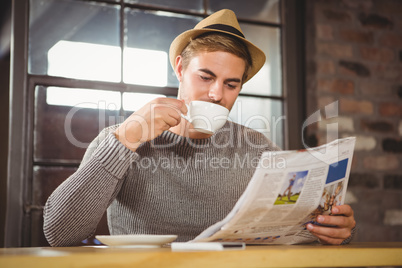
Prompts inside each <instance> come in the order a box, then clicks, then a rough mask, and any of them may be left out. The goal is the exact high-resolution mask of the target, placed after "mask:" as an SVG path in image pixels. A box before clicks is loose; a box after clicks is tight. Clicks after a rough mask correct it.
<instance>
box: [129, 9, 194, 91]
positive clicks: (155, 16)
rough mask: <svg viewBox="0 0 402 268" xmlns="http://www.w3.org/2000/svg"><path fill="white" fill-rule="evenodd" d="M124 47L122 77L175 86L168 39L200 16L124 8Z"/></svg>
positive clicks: (148, 83)
mask: <svg viewBox="0 0 402 268" xmlns="http://www.w3.org/2000/svg"><path fill="white" fill-rule="evenodd" d="M126 17H127V31H126V32H127V47H126V48H125V49H124V59H123V61H124V75H123V81H124V82H125V83H130V84H143V85H151V86H169V87H178V85H179V84H178V81H177V78H176V75H175V73H174V71H173V69H172V67H171V66H170V63H169V59H168V55H169V48H170V43H171V42H172V41H173V39H174V38H175V37H176V36H177V35H179V34H180V33H182V32H184V31H186V30H188V29H191V28H193V27H194V25H196V24H197V23H198V22H199V21H200V18H197V17H192V16H185V15H177V14H173V13H167V12H157V11H155V12H154V11H152V12H151V11H140V10H132V9H126Z"/></svg>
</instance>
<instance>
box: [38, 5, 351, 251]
mask: <svg viewBox="0 0 402 268" xmlns="http://www.w3.org/2000/svg"><path fill="white" fill-rule="evenodd" d="M170 61H171V63H172V66H173V67H174V70H175V72H176V75H177V78H178V80H179V82H180V86H179V94H178V99H170V98H159V99H156V100H154V101H152V102H150V103H148V104H145V105H144V107H142V108H141V109H139V110H138V111H136V112H135V113H133V114H132V115H131V116H130V117H129V118H128V119H127V120H126V121H124V122H123V123H122V124H121V125H119V126H113V127H110V128H107V129H105V130H104V131H102V133H100V135H99V136H98V137H97V138H96V139H95V140H94V141H93V142H92V143H91V145H90V146H89V148H88V150H87V152H86V154H85V156H84V159H83V161H82V163H81V165H80V167H79V169H78V170H77V171H76V172H75V173H74V174H73V175H72V176H70V177H69V178H68V179H67V180H66V181H65V182H64V183H62V184H61V185H60V186H59V187H58V188H57V189H56V190H55V191H54V193H53V194H52V195H51V196H50V197H49V199H48V201H47V203H46V206H45V209H44V232H45V236H46V238H47V239H48V241H49V243H50V244H51V245H52V246H68V245H75V244H78V243H79V242H80V241H82V240H83V239H85V238H87V237H89V236H90V235H92V234H93V232H94V230H95V228H96V226H97V224H98V222H99V220H100V219H101V217H102V215H103V213H104V211H105V210H107V211H108V225H109V231H110V233H111V234H112V235H117V234H177V235H178V239H177V241H187V240H191V239H193V238H194V237H195V236H197V235H198V234H199V233H200V232H201V231H203V230H204V229H205V228H206V227H208V226H210V225H211V224H214V223H216V222H217V221H219V220H221V219H222V218H224V217H225V216H226V215H227V213H229V212H230V210H231V209H232V208H233V206H234V204H235V203H236V201H237V200H238V198H239V197H240V195H241V194H242V192H243V191H244V189H245V188H246V186H247V183H248V181H249V180H250V179H251V177H252V175H253V173H254V171H255V168H253V166H252V165H250V161H255V159H259V157H260V155H261V153H262V152H263V151H266V150H277V148H276V147H275V146H274V145H272V143H271V142H269V141H268V140H267V139H266V138H265V137H264V136H263V135H262V134H260V133H258V132H256V131H253V130H251V129H248V128H246V127H243V126H241V125H238V124H234V123H232V122H229V121H228V122H226V124H225V125H224V126H223V127H222V128H221V129H220V130H219V131H218V132H216V133H215V134H213V135H211V134H205V133H201V132H197V131H195V130H194V129H193V128H192V125H191V124H190V123H189V122H187V121H186V120H184V119H182V117H181V114H186V113H187V108H186V105H185V103H189V102H190V101H192V100H203V101H209V102H213V103H216V104H219V105H222V106H224V107H226V108H228V109H229V110H230V109H231V108H232V106H233V104H234V102H235V100H236V98H237V96H238V94H239V92H240V89H241V87H242V85H243V84H244V83H245V82H246V81H248V80H249V79H250V78H251V77H252V76H253V75H255V74H256V73H257V72H258V70H259V69H260V68H261V67H262V65H263V64H264V62H265V55H264V53H263V52H262V51H261V50H260V49H258V48H257V47H256V46H254V45H253V44H252V43H250V42H249V41H247V40H246V39H245V38H244V37H243V34H242V32H241V29H240V27H239V24H238V22H237V19H236V16H235V15H234V13H233V12H232V11H230V10H221V11H219V12H217V13H215V14H213V15H211V16H209V17H208V18H206V19H204V20H203V21H201V22H200V23H199V24H197V25H196V26H195V28H194V29H192V30H189V31H186V32H184V33H182V34H181V35H179V36H178V37H176V39H175V40H174V41H173V42H172V45H171V48H170ZM336 209H337V211H336V210H335V211H334V214H337V215H338V214H339V215H341V214H343V215H344V216H338V217H331V216H321V217H322V218H321V219H320V217H319V218H318V221H320V222H322V223H328V224H335V225H337V226H338V228H337V229H335V228H332V229H329V228H324V227H320V226H313V225H311V224H310V230H311V232H312V233H313V234H315V235H316V236H317V237H318V238H320V240H321V241H322V242H323V243H332V244H340V243H342V241H344V240H345V239H347V238H348V237H350V234H351V229H352V227H354V225H355V223H354V218H353V211H352V210H351V208H350V207H349V206H346V205H345V206H339V207H337V208H336Z"/></svg>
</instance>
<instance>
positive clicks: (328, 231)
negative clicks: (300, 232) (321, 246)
mask: <svg viewBox="0 0 402 268" xmlns="http://www.w3.org/2000/svg"><path fill="white" fill-rule="evenodd" d="M307 229H308V230H309V231H310V232H311V233H312V234H313V235H315V236H325V237H330V238H334V239H341V240H342V241H343V240H345V239H346V238H348V237H349V236H350V235H351V231H350V230H349V229H348V228H337V227H325V226H318V225H315V224H311V223H309V224H308V225H307Z"/></svg>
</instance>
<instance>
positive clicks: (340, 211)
mask: <svg viewBox="0 0 402 268" xmlns="http://www.w3.org/2000/svg"><path fill="white" fill-rule="evenodd" d="M331 213H332V214H333V215H345V216H353V209H352V208H351V207H350V206H349V205H341V206H334V207H332V210H331Z"/></svg>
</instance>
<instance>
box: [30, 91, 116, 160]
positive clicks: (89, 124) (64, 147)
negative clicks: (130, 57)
mask: <svg viewBox="0 0 402 268" xmlns="http://www.w3.org/2000/svg"><path fill="white" fill-rule="evenodd" d="M63 91H65V92H67V93H68V94H70V95H72V96H73V98H72V99H71V98H70V99H67V98H66V102H62V99H58V98H56V97H55V96H54V95H58V94H57V93H58V92H59V94H60V92H62V93H63ZM87 91H90V92H91V93H92V95H93V96H94V98H93V101H92V102H91V101H90V100H88V99H87V96H85V95H86V93H87ZM103 93H105V94H106V95H104V96H103V98H102V97H97V98H95V95H99V92H98V91H96V90H89V89H85V90H79V89H66V88H55V87H49V88H46V87H43V86H37V87H36V89H35V127H34V161H56V162H57V161H67V162H71V161H72V162H73V163H77V162H79V161H81V159H82V157H83V155H84V153H85V150H86V148H87V147H88V145H89V143H90V142H91V141H92V140H93V139H94V138H95V137H96V136H97V135H98V133H99V132H100V131H101V130H102V129H103V128H104V127H107V126H110V125H114V124H116V123H118V122H120V121H121V118H120V116H119V110H118V109H120V108H119V107H120V106H121V104H120V93H119V92H108V91H103ZM63 94H64V93H63ZM116 95H117V97H118V101H116V102H117V103H113V102H111V99H112V98H113V97H114V98H116ZM61 96H65V95H61ZM109 98H110V99H109ZM72 100H74V101H73V102H72ZM87 107H91V108H87Z"/></svg>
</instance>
